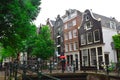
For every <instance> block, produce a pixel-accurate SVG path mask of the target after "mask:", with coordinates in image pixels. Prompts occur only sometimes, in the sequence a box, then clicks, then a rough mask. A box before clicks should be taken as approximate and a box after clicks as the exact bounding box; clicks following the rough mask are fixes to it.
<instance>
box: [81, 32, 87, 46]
mask: <svg viewBox="0 0 120 80" xmlns="http://www.w3.org/2000/svg"><path fill="white" fill-rule="evenodd" d="M82 38H84V39H82ZM80 41H81V45H86V38H85V34H81V36H80Z"/></svg>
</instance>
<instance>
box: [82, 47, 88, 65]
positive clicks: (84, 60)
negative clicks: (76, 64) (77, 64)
mask: <svg viewBox="0 0 120 80" xmlns="http://www.w3.org/2000/svg"><path fill="white" fill-rule="evenodd" d="M82 66H88V50H87V49H84V50H82Z"/></svg>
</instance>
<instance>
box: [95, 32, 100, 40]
mask: <svg viewBox="0 0 120 80" xmlns="http://www.w3.org/2000/svg"><path fill="white" fill-rule="evenodd" d="M99 41H100V33H99V30H95V31H94V42H99Z"/></svg>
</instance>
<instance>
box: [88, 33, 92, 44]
mask: <svg viewBox="0 0 120 80" xmlns="http://www.w3.org/2000/svg"><path fill="white" fill-rule="evenodd" d="M89 33H90V34H91V36H92V37H93V35H92V32H88V33H87V44H92V43H93V40H92V41H91V42H89V41H88V34H89ZM91 39H93V38H91Z"/></svg>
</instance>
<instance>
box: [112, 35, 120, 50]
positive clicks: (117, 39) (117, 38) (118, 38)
mask: <svg viewBox="0 0 120 80" xmlns="http://www.w3.org/2000/svg"><path fill="white" fill-rule="evenodd" d="M113 41H114V45H115V48H116V49H118V50H120V34H118V35H114V36H113Z"/></svg>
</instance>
